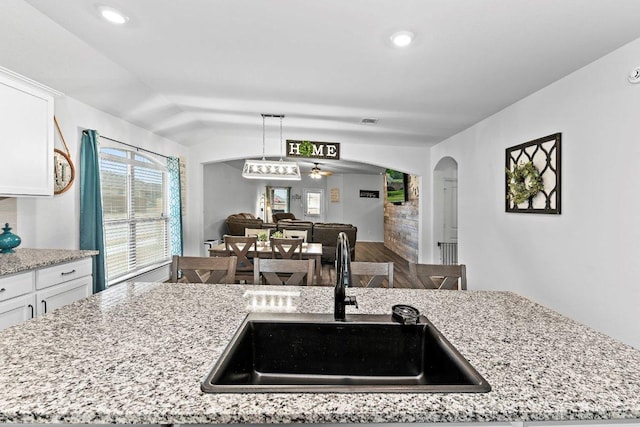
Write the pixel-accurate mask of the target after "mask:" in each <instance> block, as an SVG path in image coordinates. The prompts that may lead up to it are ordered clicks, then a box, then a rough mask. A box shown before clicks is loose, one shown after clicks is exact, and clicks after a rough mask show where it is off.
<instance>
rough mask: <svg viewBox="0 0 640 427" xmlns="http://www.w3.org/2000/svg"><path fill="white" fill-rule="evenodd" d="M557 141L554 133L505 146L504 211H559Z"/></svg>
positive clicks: (559, 135) (560, 136)
mask: <svg viewBox="0 0 640 427" xmlns="http://www.w3.org/2000/svg"><path fill="white" fill-rule="evenodd" d="M561 141H562V134H561V133H555V134H553V135H549V136H545V137H543V138H538V139H534V140H533V141H528V142H525V143H523V144H519V145H515V146H513V147H509V148H507V149H506V153H505V159H506V160H505V211H506V212H520V213H541V214H560V201H561V199H560V165H561V162H560V144H561Z"/></svg>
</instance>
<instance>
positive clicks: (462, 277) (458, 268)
mask: <svg viewBox="0 0 640 427" xmlns="http://www.w3.org/2000/svg"><path fill="white" fill-rule="evenodd" d="M409 277H410V279H411V282H412V284H413V285H414V286H415V287H418V288H426V289H456V290H466V289H467V270H466V266H465V265H464V264H454V265H442V264H416V263H413V262H410V263H409Z"/></svg>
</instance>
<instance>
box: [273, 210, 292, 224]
mask: <svg viewBox="0 0 640 427" xmlns="http://www.w3.org/2000/svg"><path fill="white" fill-rule="evenodd" d="M271 219H272V220H273V222H275V223H276V224H277V223H278V221H280V220H282V219H296V216H295V215H294V214H292V213H291V212H276V213H274V214H273V215H271Z"/></svg>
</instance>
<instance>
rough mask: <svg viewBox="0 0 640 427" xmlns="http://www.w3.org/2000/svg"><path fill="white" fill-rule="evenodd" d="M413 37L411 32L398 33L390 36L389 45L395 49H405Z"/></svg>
mask: <svg viewBox="0 0 640 427" xmlns="http://www.w3.org/2000/svg"><path fill="white" fill-rule="evenodd" d="M413 37H414V36H413V33H412V32H411V31H398V32H396V33H393V34H392V35H391V43H393V45H394V46H396V47H407V46H409V45H410V44H411V42H412V41H413Z"/></svg>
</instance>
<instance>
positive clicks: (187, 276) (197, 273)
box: [171, 255, 238, 283]
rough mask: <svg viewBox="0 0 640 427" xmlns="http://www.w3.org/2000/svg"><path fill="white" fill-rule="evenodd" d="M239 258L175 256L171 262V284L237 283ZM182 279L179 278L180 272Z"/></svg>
mask: <svg viewBox="0 0 640 427" xmlns="http://www.w3.org/2000/svg"><path fill="white" fill-rule="evenodd" d="M237 261H238V258H237V257H235V256H229V257H191V256H178V255H174V256H173V258H172V260H171V282H173V283H178V282H181V283H233V282H235V275H236V264H237ZM180 271H181V272H182V277H181V278H179V277H178V276H179V272H180Z"/></svg>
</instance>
